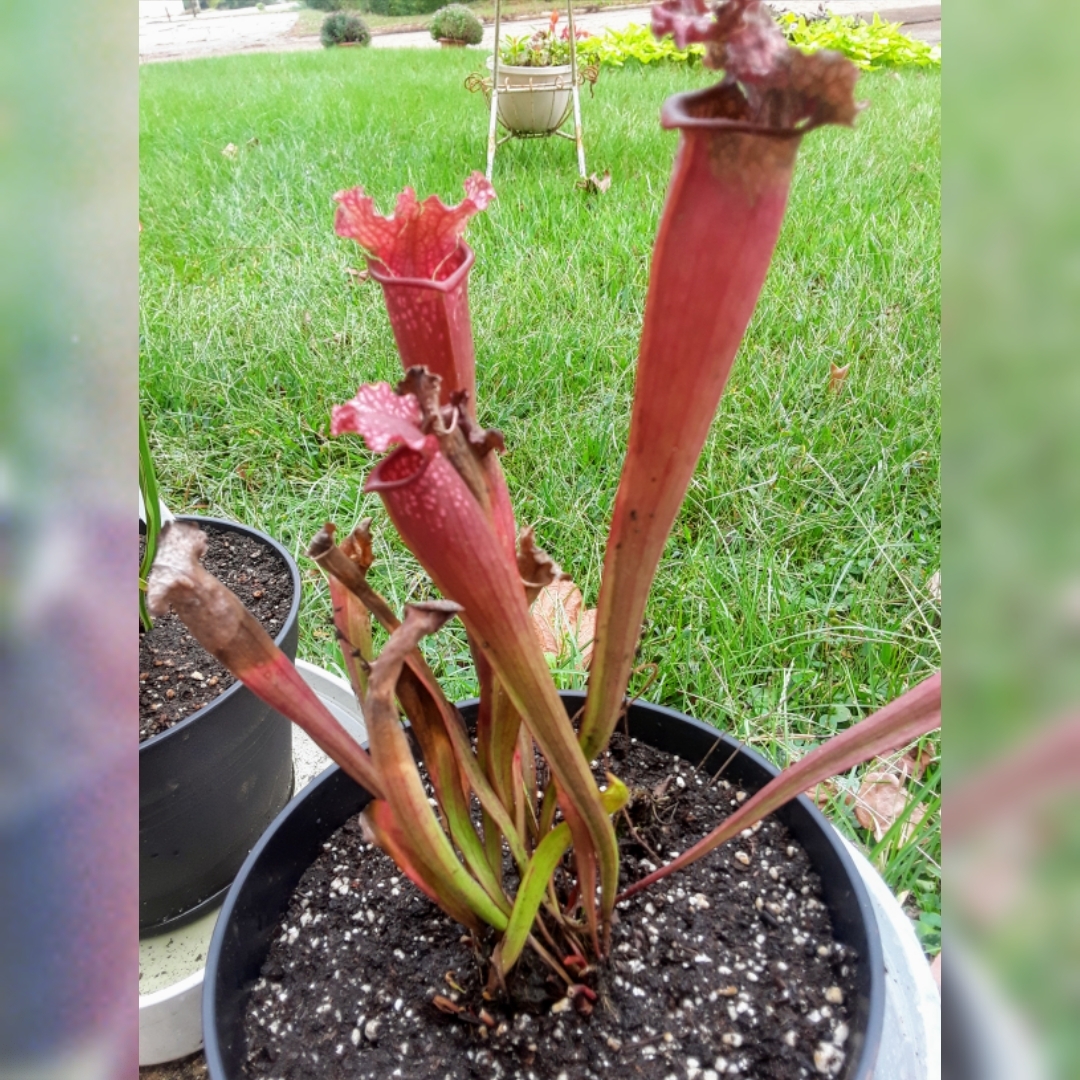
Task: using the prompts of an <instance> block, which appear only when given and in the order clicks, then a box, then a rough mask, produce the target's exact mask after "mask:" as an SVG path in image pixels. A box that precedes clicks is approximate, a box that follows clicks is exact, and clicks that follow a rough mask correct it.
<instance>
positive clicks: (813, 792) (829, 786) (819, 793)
mask: <svg viewBox="0 0 1080 1080" xmlns="http://www.w3.org/2000/svg"><path fill="white" fill-rule="evenodd" d="M839 791H840V789H839V788H838V787H837V786H836V782H835V781H834V780H822V782H821V783H820V784H815V785H814V786H813V787H812V788H807V789H806V791H805V792H804V793H803V794H805V795H806V797H807V798H808V799H809V800H810V801H811V802H812V803H813V804H814V805H815V806H816V807H817V808H818V809H819V810H824V809H825V807H827V806H828V805H829V803H831V802H832V801H833V799H835V798H836V796H837V794H838V793H839Z"/></svg>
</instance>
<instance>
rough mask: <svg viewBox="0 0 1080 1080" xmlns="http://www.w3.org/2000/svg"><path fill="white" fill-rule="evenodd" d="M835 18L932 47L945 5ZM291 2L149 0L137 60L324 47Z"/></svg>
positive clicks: (888, 6)
mask: <svg viewBox="0 0 1080 1080" xmlns="http://www.w3.org/2000/svg"><path fill="white" fill-rule="evenodd" d="M777 6H782V7H784V8H786V9H787V10H791V11H797V12H800V13H806V14H810V13H811V12H815V11H817V10H819V8H820V6H821V5H820V0H784V2H783V3H781V4H778V5H777ZM826 6H827V7H828V10H830V11H832V12H834V13H835V14H837V15H856V14H858V15H863V16H866V17H870V16H871V15H872V13H873V12H875V11H877V12H879V13H880V14H881V16H882V18H884V19H887V20H888V21H890V22H902V23H904V25H905V29H906V31H907V33H909V34H910V35H911V36H912V37H917V38H921V39H922V40H923V41H928V42H930V43H931V44H937V43H939V42H940V41H941V4H940V3H919V2H915V0H912V2H910V3H908V4H906V5H904V6H898V5H897V2H896V0H883V2H875V0H832V2H831V3H828V4H827V5H826ZM297 18H298V16H297V13H296V5H295V4H293V3H278V4H268V5H267V7H266V10H265V11H259V10H258V9H257V8H240V9H238V10H235V11H233V10H229V11H203V12H201V13H200V14H199V15H198V16H197V17H192V16H191V15H190V14H188V13H186V12H184V11H183V5H182V2H181V0H143V2H142V3H141V4H140V12H139V60H140V61H144V62H145V61H157V60H190V59H194V58H196V57H207V56H229V55H232V54H234V53H247V52H291V51H297V50H304V49H319V48H322V46H321V44H320V43H319V39H318V37H293V36H292V29H293V27H294V26H295V25H296V21H297ZM547 21H548V18H547V16H546V15H543V16H539V17H537V18H535V19H523V20H515V21H513V22H508V23H505V24H504V26H505V27H508V28H509V29H508V30H507V31H504V32H509V33H512V34H515V35H518V34H528V33H531V32H532V31H533V30H534V29H538V28H540V27H543V26H546V25H547ZM576 22H577V25H578V26H579V27H581V28H582V29H585V30H588V31H589V32H590V33H594V34H595V33H599V32H601V31H603V30H605V29H608V28H612V29H621V28H623V27H625V26H629V25H630V24H631V23H638V24H643V25H646V26H647V25H648V23H649V8H648V7H625V8H608V9H606V10H604V11H596V12H591V13H588V14H582V15H578V16H577V17H576ZM494 36H495V31H494V28H493V27H490V26H487V27H485V28H484V40H483V43H482V44H481V46H480V48H488V49H490V48H491V47H492V42H493V40H494ZM371 43H372V45H373V46H374V47H375V48H382V49H387V48H389V49H400V48H436V47H437V45H438V43H437V42H435V41H433V40H432V38H431V35H430V34H429V33H428V32H427V31H426V30H420V31H406V32H384V33H378V32H376V34H375V35H374V36H373V37H372V42H371Z"/></svg>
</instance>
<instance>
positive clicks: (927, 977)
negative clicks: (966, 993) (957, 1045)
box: [841, 837, 941, 1080]
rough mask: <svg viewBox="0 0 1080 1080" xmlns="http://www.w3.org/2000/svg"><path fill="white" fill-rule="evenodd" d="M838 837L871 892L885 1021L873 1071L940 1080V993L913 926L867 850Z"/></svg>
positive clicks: (890, 1077) (886, 1078) (901, 1079)
mask: <svg viewBox="0 0 1080 1080" xmlns="http://www.w3.org/2000/svg"><path fill="white" fill-rule="evenodd" d="M841 839H842V840H843V841H844V845H845V846H846V847H847V850H848V854H849V855H850V856H851V859H852V861H853V862H854V864H855V869H856V870H857V871H858V873H859V877H860V878H862V881H863V884H864V885H865V886H866V891H867V892H868V893H869V894H870V903H871V905H872V906H873V909H874V917H875V918H876V919H877V924H878V932H879V934H880V935H881V951H882V957H883V959H884V961H885V1023H884V1026H883V1028H882V1032H881V1045H880V1049H879V1050H878V1060H877V1065H876V1066H875V1069H874V1075H875V1076H876V1077H880V1078H881V1080H941V995H940V994H939V993H938V988H937V983H935V982H934V977H933V975H931V974H930V965H929V964H928V963H927V961H926V956H925V955H924V953H923V951H922V946H921V945H920V944H919V939H918V937H917V936H916V934H915V928H914V927H913V926H912V925H911V920H910V919H909V918H908V917H907V915H906V914H905V913H904V909H903V908H902V907H901V906H900V904H899V902H898V901H897V899H896V897H895V896H893V894H892V892H891V891H890V890H889V887H888V886H887V885H886V884H885V882H884V881H883V880H882V878H881V875H880V874H879V873H878V872H877V871H876V870H875V869H874V868H873V866H871V865H870V861H869V860H868V859H867V858H866V856H865V855H863V854H862V852H861V851H859V850H858V849H857V848H855V847H854V846H853V845H852V844H851V843H850V841H848V840H847V839H846V838H845V837H841Z"/></svg>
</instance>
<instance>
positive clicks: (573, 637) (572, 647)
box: [532, 578, 596, 667]
mask: <svg viewBox="0 0 1080 1080" xmlns="http://www.w3.org/2000/svg"><path fill="white" fill-rule="evenodd" d="M532 619H533V627H534V629H535V630H536V636H537V637H538V638H539V639H540V644H541V645H542V646H543V649H544V652H545V653H548V654H549V655H551V656H554V657H555V659H556V661H557V662H560V663H566V662H569V661H572V660H575V659H576V658H577V657H580V660H581V665H582V666H583V667H588V666H589V663H590V661H591V660H592V652H593V643H594V639H595V638H596V609H595V608H589V609H586V608H585V606H584V600H583V599H582V596H581V590H580V589H579V588H578V587H577V586H576V585H575V584H574V583H573V582H572V581H571V580H570V579H569V578H563V579H562V580H560V581H556V582H554V583H553V584H551V585H545V586H544V588H542V589H541V590H540V592H539V594H538V595H537V597H536V602H535V603H534V604H533V606H532Z"/></svg>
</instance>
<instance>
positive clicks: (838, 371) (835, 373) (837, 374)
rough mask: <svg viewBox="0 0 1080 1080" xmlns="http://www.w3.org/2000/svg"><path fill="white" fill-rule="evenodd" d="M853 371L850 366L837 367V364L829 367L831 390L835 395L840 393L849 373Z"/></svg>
mask: <svg viewBox="0 0 1080 1080" xmlns="http://www.w3.org/2000/svg"><path fill="white" fill-rule="evenodd" d="M850 370H851V365H850V364H845V365H844V366H843V367H837V366H836V364H830V365H829V389H830V390H832V391H833V392H834V393H835V392H836V391H838V390H839V389H840V388H841V387H842V386H843V385H844V380H845V379H846V378H847V376H848V372H849V371H850Z"/></svg>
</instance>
